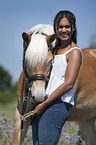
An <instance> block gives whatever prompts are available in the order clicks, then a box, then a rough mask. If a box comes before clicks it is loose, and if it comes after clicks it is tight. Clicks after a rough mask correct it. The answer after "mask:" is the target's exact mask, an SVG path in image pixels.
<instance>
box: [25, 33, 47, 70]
mask: <svg viewBox="0 0 96 145" xmlns="http://www.w3.org/2000/svg"><path fill="white" fill-rule="evenodd" d="M47 54H48V46H47V42H46V37H45V36H44V35H41V34H33V35H32V38H31V41H30V43H29V46H28V48H27V51H26V55H25V60H26V64H27V67H28V68H29V69H30V70H34V68H35V67H36V66H37V65H39V66H40V65H41V66H42V65H43V64H44V63H45V61H47Z"/></svg>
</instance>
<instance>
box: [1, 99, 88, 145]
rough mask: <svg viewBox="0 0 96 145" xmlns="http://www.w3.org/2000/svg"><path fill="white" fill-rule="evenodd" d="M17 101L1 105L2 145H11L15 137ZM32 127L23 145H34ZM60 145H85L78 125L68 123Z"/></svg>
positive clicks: (62, 133)
mask: <svg viewBox="0 0 96 145" xmlns="http://www.w3.org/2000/svg"><path fill="white" fill-rule="evenodd" d="M15 109H16V101H13V102H11V103H6V104H0V145H11V142H12V138H13V135H14V114H15ZM31 130H32V127H31V126H30V127H29V130H28V132H27V136H26V138H25V140H24V142H23V144H22V145H32V133H31ZM58 145H85V143H84V141H83V140H82V139H81V137H80V135H79V127H78V123H75V122H67V123H66V124H65V125H64V127H63V129H62V132H61V136H60V139H59V144H58Z"/></svg>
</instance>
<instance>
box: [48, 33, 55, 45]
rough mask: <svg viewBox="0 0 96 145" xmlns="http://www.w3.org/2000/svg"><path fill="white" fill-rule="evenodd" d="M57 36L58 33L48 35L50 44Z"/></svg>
mask: <svg viewBox="0 0 96 145" xmlns="http://www.w3.org/2000/svg"><path fill="white" fill-rule="evenodd" d="M55 38H56V35H55V34H52V35H48V36H47V43H48V45H50V44H51V43H52V42H53V41H54V40H55Z"/></svg>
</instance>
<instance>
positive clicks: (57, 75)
mask: <svg viewBox="0 0 96 145" xmlns="http://www.w3.org/2000/svg"><path fill="white" fill-rule="evenodd" d="M73 49H79V50H80V51H81V49H80V48H78V47H73V48H71V49H70V50H68V51H67V52H66V53H64V54H60V55H55V57H54V60H53V67H52V71H51V75H50V80H49V83H48V86H47V89H46V94H47V96H50V95H51V94H52V93H53V92H54V91H55V90H56V89H57V88H58V87H59V86H60V85H61V84H63V83H64V82H65V72H66V68H67V61H66V54H68V53H69V52H70V51H72V50H73ZM81 53H82V51H81ZM73 92H74V88H72V89H71V90H69V91H68V92H67V93H65V94H64V95H63V96H62V97H61V100H63V101H64V102H66V103H70V104H72V105H74V98H73Z"/></svg>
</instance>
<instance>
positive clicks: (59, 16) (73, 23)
mask: <svg viewBox="0 0 96 145" xmlns="http://www.w3.org/2000/svg"><path fill="white" fill-rule="evenodd" d="M64 17H66V18H67V19H68V21H69V23H70V25H71V29H72V26H73V36H72V40H73V41H74V42H75V44H77V29H76V18H75V16H74V14H73V13H72V12H70V11H60V12H59V13H57V15H56V16H55V19H54V25H53V26H54V32H55V33H56V32H57V30H58V26H59V22H60V20H61V19H62V18H64ZM59 41H60V40H59ZM58 43H59V44H60V42H58Z"/></svg>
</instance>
